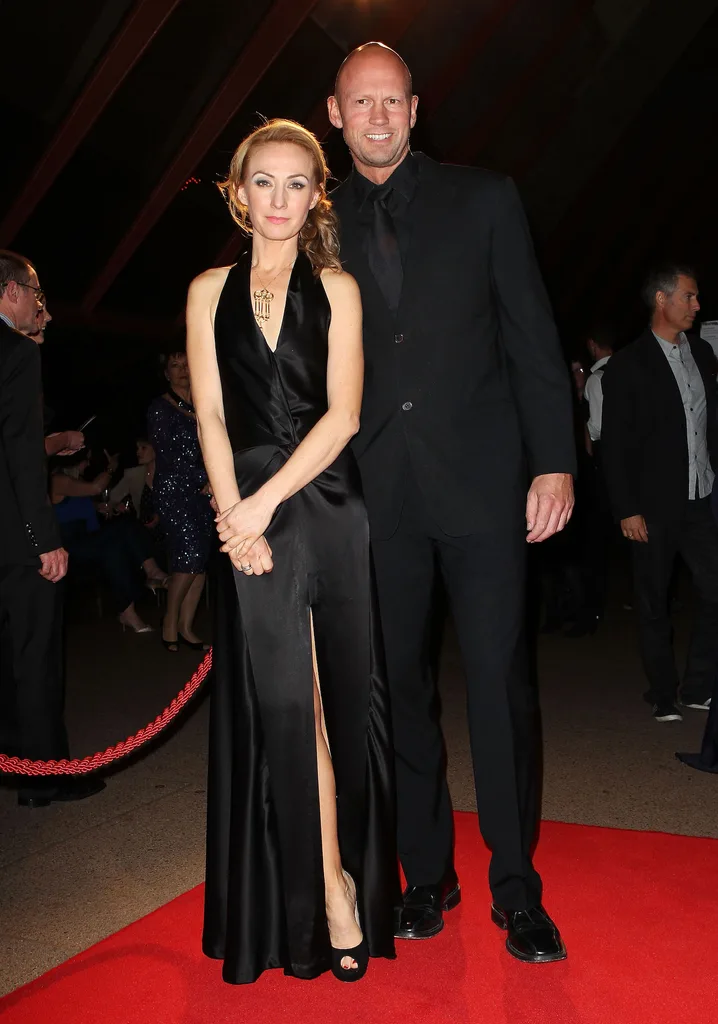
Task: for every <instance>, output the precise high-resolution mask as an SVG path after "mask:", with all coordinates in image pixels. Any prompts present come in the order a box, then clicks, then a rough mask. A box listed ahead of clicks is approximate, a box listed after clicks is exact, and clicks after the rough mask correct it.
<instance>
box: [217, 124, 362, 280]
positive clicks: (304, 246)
mask: <svg viewBox="0 0 718 1024" xmlns="http://www.w3.org/2000/svg"><path fill="white" fill-rule="evenodd" d="M269 142H290V143H292V145H294V146H299V148H300V149H303V150H304V151H305V152H306V153H309V155H310V157H311V158H312V164H313V177H314V181H313V185H314V188H315V189H316V190H317V191H318V192H319V200H318V202H317V204H316V206H315V207H314V209H312V210H310V211H309V214H308V216H307V219H306V222H305V223H304V226H303V227H302V229H301V231H300V232H299V250H300V252H305V253H306V254H307V256H308V257H309V259H310V261H311V264H312V268H313V270H314V273H315V274H319V273H320V272H321V271H322V270H324V269H325V268H329V269H331V270H337V271H339V270H341V269H342V264H341V260H340V259H339V232H338V222H337V216H336V214H335V213H334V210H333V209H332V203H331V200H330V199H328V198H327V178H328V177H329V168H328V167H327V164H326V160H325V159H324V151H323V150H322V147H321V146H320V144H319V140H318V139H317V137H316V136H315V135H314V134H313V133H312V132H310V131H309V129H308V128H305V127H304V126H303V125H301V124H297V122H296V121H289V120H286V119H284V118H275V119H274V120H272V121H267V122H266V124H263V125H260V127H259V128H256V129H255V130H254V131H253V132H252V133H251V134H250V135H248V136H247V137H246V138H245V139H243V140H242V142H241V143H240V144H239V146H238V147H237V149H236V150H235V153H234V156H233V157H232V162H231V163H230V165H229V174H228V175H227V177H226V179H225V180H224V181H220V182H219V183H218V188H219V190H220V192H221V193H222V195H223V196H224V198H225V200H226V202H227V206H228V207H229V212H230V214H231V215H232V219H233V220H234V221H235V223H237V224H239V226H240V228H241V229H242V231H244V232H245V233H246V234H248V235H251V234H252V223H251V220H250V217H249V210H248V208H247V207H246V206H245V204H244V203H242V202H241V201H240V199H239V187H240V185H243V184H244V175H245V170H246V167H247V161H248V160H249V157H250V156H251V154H252V153H253V152H254V150H255V149H257V148H258V147H259V146H264V145H266V144H267V143H269Z"/></svg>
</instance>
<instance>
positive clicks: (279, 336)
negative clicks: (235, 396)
mask: <svg viewBox="0 0 718 1024" xmlns="http://www.w3.org/2000/svg"><path fill="white" fill-rule="evenodd" d="M301 255H302V254H301V253H300V252H298V253H297V257H296V259H295V260H294V263H293V264H292V269H291V271H290V272H289V279H288V280H287V290H286V292H285V295H284V306H283V307H282V319H281V320H280V321H279V331H278V332H277V340H276V342H275V344H274V348H272V346H271V345H270V344H269V341H268V340H267V335H266V334H265V333H264V331H263V330H262V328H261V327H260V326H259V324H258V323H257V318H256V317H255V315H254V302H253V299H254V296H253V294H252V253H251V250H250V253H249V273H248V275H247V292H246V294H247V300H248V302H249V312H250V315H251V317H252V323H253V324H254V328H255V331H256V332H257V333H258V334H259V335H260V336H261V338H262V341H263V342H264V344H265V345H266V346H267V348H268V349H269V351H270V352H271V353H272V355H273V356H274V355H276V354H277V349H278V348H279V343H280V341H281V340H282V335H283V334H284V324H285V321H286V319H287V307H288V305H289V289H290V288H291V287H292V281H293V279H294V274H295V271H296V269H297V264H298V263H299V257H300V256H301Z"/></svg>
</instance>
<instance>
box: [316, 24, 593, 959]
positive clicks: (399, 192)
mask: <svg viewBox="0 0 718 1024" xmlns="http://www.w3.org/2000/svg"><path fill="white" fill-rule="evenodd" d="M417 103H418V100H417V97H416V96H414V95H413V94H412V85H411V75H410V73H409V69H408V68H407V67H406V65H405V64H404V62H403V61H402V59H401V58H400V57H399V55H398V54H396V53H395V52H394V51H393V50H390V49H389V48H388V47H386V46H384V45H382V44H381V43H368V44H366V45H365V46H362V47H359V49H358V50H355V51H354V52H353V53H351V54H350V55H349V57H348V58H347V59H346V61H345V62H344V64H343V65H342V67H341V68H340V71H339V74H338V76H337V82H336V86H335V92H334V95H333V96H331V97H330V98H329V101H328V104H329V117H330V120H331V122H332V124H333V125H334V126H335V127H336V128H339V129H341V130H342V131H343V133H344V139H345V141H346V144H347V146H348V147H349V149H350V151H351V154H352V158H353V161H354V169H353V171H352V173H351V175H350V176H349V178H348V179H347V180H346V181H345V182H343V183H342V184H341V185H340V186H339V188H338V189H336V191H335V192H334V193H333V196H332V198H333V200H334V204H335V209H336V211H337V213H338V215H339V219H340V223H341V242H342V260H343V262H344V264H345V266H346V269H347V270H348V271H350V272H351V273H352V274H353V275H354V276H355V277H356V279H357V281H358V282H359V286H360V288H361V293H362V301H363V306H364V349H365V361H366V381H365V389H364V402H363V407H362V417H361V424H362V425H361V431H360V433H359V434H358V435H357V438H356V445H355V452H356V455H357V457H358V460H359V467H360V470H361V474H362V480H363V485H364V493H365V498H366V503H367V507H368V510H369V518H370V523H371V529H372V549H373V555H374V563H375V567H376V575H377V584H378V590H379V604H380V610H381V617H382V626H383V630H384V638H385V645H386V654H387V669H388V675H389V685H390V689H391V694H392V706H393V722H394V744H395V748H396V766H397V789H398V808H399V814H398V818H399V820H398V842H399V852H400V856H401V862H402V866H403V868H404V872H405V874H406V880H407V888H406V891H405V893H404V899H403V905H402V906H401V907H400V908H397V927H396V934H397V937H399V938H406V939H423V938H428V937H430V936H432V935H436V934H437V933H438V932H439V931H440V930H441V929H442V927H443V925H444V920H443V915H444V912H446V911H448V910H450V909H451V908H453V907H455V906H456V905H457V904H458V903H459V900H460V898H461V890H460V886H459V881H458V879H457V876H456V872H455V870H454V864H453V826H452V815H451V802H450V798H449V792H448V787H447V784H446V776H445V771H444V746H443V738H442V735H441V728H440V723H439V714H438V707H437V704H438V702H437V698H436V686H435V681H434V679H433V678H432V674H431V670H430V666H429V662H428V659H427V657H426V650H427V646H428V644H427V630H428V625H429V620H430V613H431V598H432V593H433V590H434V573H435V566H436V565H438V566H439V568H440V570H441V573H442V576H443V579H444V583H445V586H446V590H447V592H448V594H449V597H450V600H451V605H452V610H453V618H454V622H455V624H456V629H457V632H458V636H459V642H460V645H461V651H462V656H463V662H464V669H465V673H466V679H467V689H468V716H469V727H470V734H471V749H472V756H473V762H474V776H475V783H476V798H477V803H478V808H479V820H480V825H481V831H482V834H483V836H484V838H485V840H486V842H487V844H488V845H489V847H490V848H491V853H492V857H491V867H490V871H489V882H490V885H491V892H492V896H493V904H492V908H491V916H492V918H493V920H494V922H495V923H496V924H497V925H498V926H499V927H500V928H502V929H504V930H505V931H506V932H507V943H506V944H507V948H508V950H509V952H510V953H512V954H513V955H514V956H515V957H517V958H518V959H519V960H523V961H526V962H530V963H547V962H551V961H555V960H562V959H564V957H565V956H566V950H565V947H564V944H563V942H562V940H561V937H560V934H559V932H558V929H557V928H556V926H555V924H554V923H553V921H552V920H551V918H550V917H549V916H548V914H547V913H546V911H545V910H544V908H543V906H542V886H541V879H540V878H539V875H538V874H537V872H536V870H535V869H534V867H533V864H532V860H531V851H532V845H533V842H534V839H535V836H536V828H537V822H538V815H539V807H538V784H539V768H538V763H539V757H538V754H539V750H538V727H537V723H538V708H537V702H536V699H535V695H534V692H533V690H532V688H531V686H530V683H529V678H528V671H527V659H526V653H525V644H524V618H525V608H524V566H525V552H526V545H527V542H528V543H530V544H536V543H540V542H543V541H545V540H547V539H548V538H549V537H551V536H552V535H553V534H555V533H556V532H557V531H559V530H562V529H563V527H564V526H565V525H566V522H567V521H568V518H569V517H570V515H571V511H572V508H573V479H572V475H573V473H574V471H575V452H574V444H573V435H572V427H571V398H570V389H569V384H568V379H567V374H566V371H565V368H564V363H563V359H562V356H561V351H560V347H559V342H558V337H557V334H556V329H555V326H554V322H553V317H552V313H551V309H550V306H549V302H548V300H547V297H546V293H545V290H544V287H543V283H542V280H541V276H540V273H539V271H538V268H537V266H536V260H535V257H534V253H533V248H532V244H531V239H530V237H529V232H528V229H527V226H526V221H525V218H524V214H523V210H522V207H521V202H520V200H519V197H518V195H517V192H516V189H515V187H514V185H513V183H512V181H511V180H510V179H509V178H507V177H505V176H504V175H501V174H496V173H493V172H490V171H483V170H477V169H474V168H468V167H453V166H449V165H441V164H438V163H435V162H434V161H433V160H430V159H428V158H427V157H426V156H424V155H422V154H421V153H412V152H411V149H410V145H409V135H410V131H411V128H412V127H413V126H414V123H415V121H416V112H417ZM527 493H528V498H527Z"/></svg>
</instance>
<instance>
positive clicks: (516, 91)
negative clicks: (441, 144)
mask: <svg viewBox="0 0 718 1024" xmlns="http://www.w3.org/2000/svg"><path fill="white" fill-rule="evenodd" d="M592 7H593V0H577V3H576V4H575V6H574V7H573V9H572V10H570V11H569V12H568V14H567V15H566V17H565V18H564V19H563V20H562V22H561V24H560V25H559V27H558V28H557V30H556V32H554V33H553V34H552V35H551V37H550V39H548V40H547V42H546V43H545V44H544V45H543V46H542V47H541V48H540V50H539V51H538V53H537V54H536V55H535V56H534V58H533V60H532V61H530V63H529V64H528V65H527V66H526V67H525V68H524V70H523V72H522V73H521V74H520V75H518V76H517V77H515V78H513V79H512V80H511V82H510V83H509V85H508V86H507V87H506V89H504V91H503V93H502V94H501V96H500V97H499V98H498V100H497V101H496V103H494V104H493V106H492V107H491V109H490V111H489V112H488V116H487V115H486V114H483V113H482V115H481V116H480V117H479V119H478V120H477V121H476V122H475V123H474V124H473V125H471V126H470V127H469V128H467V129H465V130H464V131H463V132H462V137H461V139H460V140H459V143H458V145H457V146H456V148H455V149H454V150H453V152H452V153H451V154H450V159H451V161H452V162H453V163H472V162H473V161H474V160H475V159H476V158H477V156H478V155H479V154H480V153H481V152H482V151H483V150H484V149H485V147H486V146H487V145H488V143H489V142H490V140H491V139H492V137H493V136H494V135H495V134H496V132H497V131H498V130H499V129H500V128H501V126H502V125H503V124H504V123H505V122H506V120H507V119H508V118H509V116H510V115H511V113H512V112H513V111H514V110H515V109H516V107H517V106H518V105H519V103H520V102H521V101H522V100H523V99H524V97H525V96H526V94H527V93H528V91H529V89H530V88H531V87H532V85H533V84H534V83H535V81H536V79H538V78H539V77H540V76H541V74H542V73H543V71H544V69H545V68H546V67H547V66H548V65H549V64H550V62H551V61H552V60H553V59H554V57H555V56H556V54H557V53H560V51H561V50H562V49H563V48H564V47H565V46H566V45H567V44H568V42H569V40H570V39H571V37H572V36H573V35H574V33H575V32H577V31H578V29H579V28H580V26H581V25H582V24H583V21H584V19H585V17H586V15H587V14H588V12H589V11H590V10H591V8H592Z"/></svg>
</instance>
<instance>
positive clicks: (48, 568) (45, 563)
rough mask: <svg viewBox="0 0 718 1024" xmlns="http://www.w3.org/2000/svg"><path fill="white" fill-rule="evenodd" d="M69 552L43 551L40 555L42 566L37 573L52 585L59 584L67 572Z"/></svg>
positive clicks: (61, 549)
mask: <svg viewBox="0 0 718 1024" xmlns="http://www.w3.org/2000/svg"><path fill="white" fill-rule="evenodd" d="M67 560H68V559H67V551H65V549H64V548H55V550H54V551H43V553H42V554H41V555H40V561H41V562H42V566H41V568H40V569H38V570H37V571H38V572H39V573H40V575H41V576H42V577H43V578H44V579H46V580H49V581H50V583H59V582H60V580H61V579H62V577H63V576H64V575H65V574H66V572H67Z"/></svg>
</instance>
